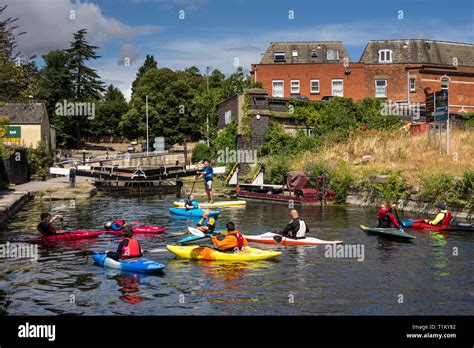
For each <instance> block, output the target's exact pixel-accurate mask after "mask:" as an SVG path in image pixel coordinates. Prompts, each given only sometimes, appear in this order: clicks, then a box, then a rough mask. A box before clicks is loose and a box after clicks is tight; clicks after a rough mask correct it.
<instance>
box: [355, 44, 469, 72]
mask: <svg viewBox="0 0 474 348" xmlns="http://www.w3.org/2000/svg"><path fill="white" fill-rule="evenodd" d="M381 49H390V50H392V52H393V57H392V63H393V64H434V65H448V66H452V65H453V58H457V60H458V66H474V44H469V43H458V42H448V41H436V40H425V39H403V40H402V39H400V40H371V41H369V43H368V44H367V46H366V47H365V50H364V52H363V53H362V56H361V58H360V63H365V64H379V61H378V51H379V50H381ZM383 64H386V63H383Z"/></svg>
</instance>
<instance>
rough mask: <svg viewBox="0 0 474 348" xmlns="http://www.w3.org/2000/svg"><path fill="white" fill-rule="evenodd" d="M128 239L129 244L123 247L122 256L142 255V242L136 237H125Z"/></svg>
mask: <svg viewBox="0 0 474 348" xmlns="http://www.w3.org/2000/svg"><path fill="white" fill-rule="evenodd" d="M125 239H126V240H128V245H127V246H126V247H124V248H123V249H122V255H121V256H122V258H130V257H140V256H142V251H141V249H140V244H138V240H136V239H135V238H125Z"/></svg>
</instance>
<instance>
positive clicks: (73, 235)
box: [17, 230, 104, 243]
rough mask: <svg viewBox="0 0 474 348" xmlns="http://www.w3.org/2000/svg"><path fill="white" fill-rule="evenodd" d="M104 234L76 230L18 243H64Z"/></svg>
mask: <svg viewBox="0 0 474 348" xmlns="http://www.w3.org/2000/svg"><path fill="white" fill-rule="evenodd" d="M102 233H104V231H84V230H76V231H71V232H64V233H58V234H55V235H53V236H41V237H37V238H31V239H24V240H19V241H17V242H23V243H51V242H62V241H70V240H80V239H89V238H96V237H98V236H100V235H101V234H102Z"/></svg>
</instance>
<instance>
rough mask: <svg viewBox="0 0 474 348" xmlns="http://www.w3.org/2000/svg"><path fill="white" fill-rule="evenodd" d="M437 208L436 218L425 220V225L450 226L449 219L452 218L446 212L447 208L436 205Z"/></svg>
mask: <svg viewBox="0 0 474 348" xmlns="http://www.w3.org/2000/svg"><path fill="white" fill-rule="evenodd" d="M436 208H438V212H437V213H436V217H435V218H434V219H433V220H431V221H429V220H425V222H426V223H428V224H430V225H433V226H437V225H451V219H452V217H453V215H452V213H451V212H450V211H449V210H448V207H446V205H444V204H438V205H436Z"/></svg>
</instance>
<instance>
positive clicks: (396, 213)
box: [393, 208, 404, 232]
mask: <svg viewBox="0 0 474 348" xmlns="http://www.w3.org/2000/svg"><path fill="white" fill-rule="evenodd" d="M393 211H394V212H395V217H396V218H397V221H398V229H399V230H400V231H402V232H404V231H403V223H402V221H401V220H400V217H399V216H398V212H397V209H396V208H393Z"/></svg>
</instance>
